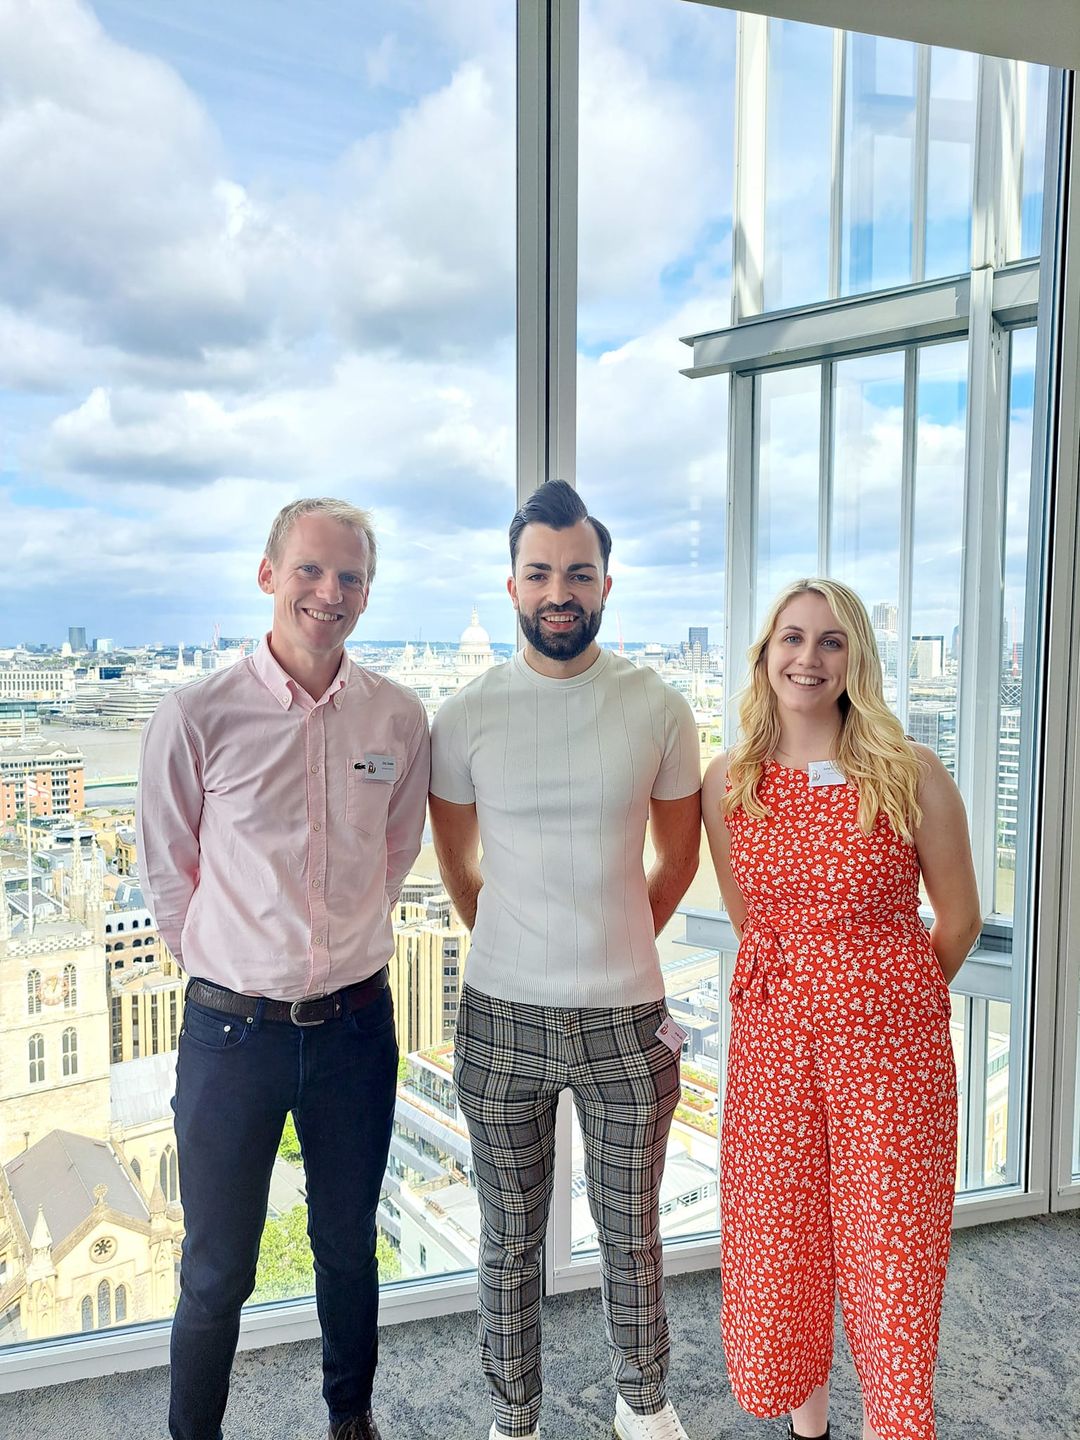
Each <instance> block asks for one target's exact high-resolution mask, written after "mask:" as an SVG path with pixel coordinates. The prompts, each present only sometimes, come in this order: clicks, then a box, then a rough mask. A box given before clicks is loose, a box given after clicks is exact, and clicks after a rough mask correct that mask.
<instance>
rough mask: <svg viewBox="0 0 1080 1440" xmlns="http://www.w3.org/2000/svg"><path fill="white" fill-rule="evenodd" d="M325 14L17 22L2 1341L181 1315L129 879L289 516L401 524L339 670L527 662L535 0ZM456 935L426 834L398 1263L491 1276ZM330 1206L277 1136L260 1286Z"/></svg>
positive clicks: (147, 10) (4, 830)
mask: <svg viewBox="0 0 1080 1440" xmlns="http://www.w3.org/2000/svg"><path fill="white" fill-rule="evenodd" d="M14 13H17V14H18V20H17V22H16V20H15V19H13V18H12V15H13V14H14ZM326 13H327V14H328V15H330V14H331V13H332V15H333V16H334V17H336V18H335V19H334V23H333V24H332V25H323V24H313V23H312V21H311V18H310V16H309V15H308V14H307V12H306V11H304V10H303V9H291V8H290V7H280V6H275V7H270V8H269V9H268V8H267V7H266V6H259V5H248V4H238V5H230V6H227V7H222V6H220V5H211V4H207V3H202V0H195V3H192V4H188V5H185V7H184V16H183V21H182V22H181V21H180V19H179V18H178V16H177V12H176V7H175V6H173V5H171V4H168V3H165V0H160V3H158V0H147V3H143V4H140V5H138V6H131V5H128V4H126V3H122V0H58V3H56V4H50V5H48V6H30V7H26V6H19V7H16V11H15V12H12V11H11V10H10V7H9V12H8V17H7V19H5V20H0V90H2V92H3V94H4V101H3V104H2V105H0V214H2V217H3V224H2V225H0V530H2V532H3V536H4V551H5V565H4V566H3V570H2V573H0V617H2V619H0V772H2V773H0V797H2V806H3V808H2V812H0V866H2V874H3V877H4V893H3V895H2V896H0V905H2V906H3V912H4V913H3V921H4V924H3V926H2V927H0V957H2V958H0V967H2V969H3V973H4V975H5V976H8V977H9V979H4V980H3V983H0V1028H2V1030H3V1035H4V1041H3V1050H2V1056H0V1165H2V1167H3V1172H4V1173H3V1183H2V1184H0V1216H2V1219H0V1345H2V1346H11V1345H16V1344H19V1343H20V1342H25V1341H35V1340H49V1339H52V1338H54V1337H59V1336H63V1335H66V1334H70V1333H72V1332H80V1331H81V1332H91V1331H101V1330H102V1329H111V1328H113V1327H116V1326H121V1325H131V1324H135V1323H144V1322H147V1321H153V1320H155V1319H166V1318H167V1317H168V1316H169V1315H170V1314H171V1313H172V1309H173V1305H174V1302H175V1297H176V1279H175V1275H176V1261H177V1258H178V1255H179V1247H180V1240H181V1236H182V1231H183V1214H182V1210H181V1208H180V1203H179V1194H178V1185H177V1159H176V1150H175V1143H174V1140H173V1136H172V1128H171V1120H172V1116H171V1110H170V1104H169V1100H170V1095H171V1092H172V1087H173V1074H174V1065H175V1056H176V1046H177V1040H178V1020H179V1017H180V1016H181V1015H182V1007H183V999H182V992H183V985H184V979H185V977H184V976H183V975H182V974H181V973H180V971H179V969H178V967H177V965H176V963H175V961H174V959H173V958H172V956H171V955H170V954H169V952H168V950H167V948H166V946H165V945H164V943H163V941H162V939H161V937H160V936H159V935H158V934H157V932H156V930H155V928H154V925H153V920H152V917H151V915H150V913H149V911H148V909H147V906H146V899H145V897H144V896H143V894H142V892H141V891H140V889H139V872H138V867H139V856H138V854H137V852H136V850H135V842H134V833H133V830H132V814H133V806H134V799H135V789H134V785H135V776H136V772H137V764H138V750H139V737H140V731H141V728H142V726H143V724H144V723H145V721H146V719H147V717H148V716H149V715H150V714H151V713H152V712H153V710H154V708H155V706H156V705H157V703H158V701H159V700H160V698H161V697H162V695H164V694H166V693H168V692H169V691H170V690H171V689H172V688H173V687H175V686H176V685H180V684H185V683H188V682H191V681H196V682H197V681H198V679H199V677H200V676H202V675H205V674H209V673H211V672H213V671H215V670H218V669H220V668H222V667H223V666H226V665H230V664H233V663H235V662H236V661H238V660H240V659H241V658H242V657H244V656H245V655H247V654H249V653H250V652H251V651H252V650H253V648H254V647H255V645H256V644H257V643H258V641H259V638H260V637H261V636H262V635H263V633H264V632H265V631H266V630H267V628H268V620H269V608H268V606H267V604H266V601H265V599H264V597H262V596H261V595H260V594H259V591H258V588H257V586H256V583H255V572H256V567H257V564H258V561H259V557H260V555H261V553H262V546H263V543H264V540H265V537H266V533H267V531H268V529H269V525H270V521H271V519H272V518H273V515H274V514H275V512H276V511H277V510H278V508H279V507H280V506H281V505H282V504H283V503H285V502H287V501H289V500H292V499H295V498H296V497H297V496H300V495H304V494H315V495H319V494H327V493H329V494H334V495H340V496H342V497H344V498H346V499H348V500H351V501H353V502H354V503H357V504H360V505H362V506H367V507H370V508H371V509H372V510H373V511H374V516H375V524H376V529H377V533H378V536H379V541H380V559H379V571H378V576H377V579H376V581H375V584H374V586H373V587H372V592H371V600H370V605H369V608H368V610H367V613H366V614H365V615H364V616H363V617H362V619H361V622H360V624H359V626H358V628H357V630H356V631H355V633H354V636H353V638H352V640H351V642H350V645H349V653H350V654H351V655H352V656H353V657H354V658H355V659H356V660H358V661H359V662H360V663H362V664H364V665H367V666H370V667H371V668H373V669H375V670H377V671H379V672H381V673H385V674H387V675H389V676H391V677H392V678H394V679H396V680H398V681H400V682H401V683H403V684H405V685H407V686H409V687H410V688H411V689H413V690H414V691H416V693H417V694H418V695H420V696H421V697H422V699H423V701H424V703H425V706H426V707H427V709H428V712H429V714H434V712H435V711H436V710H437V708H438V706H439V704H440V703H441V701H442V699H443V698H445V696H446V695H448V694H450V693H452V692H453V691H454V690H456V689H457V688H458V687H459V686H460V685H462V684H464V683H466V681H467V680H468V679H470V678H471V677H472V676H473V675H475V674H477V673H478V672H479V671H480V670H482V669H484V668H486V667H487V666H489V665H492V664H497V663H500V662H501V661H504V660H505V659H506V658H507V657H508V656H509V655H510V654H511V653H512V649H513V642H514V626H513V623H512V614H511V611H510V608H509V606H508V604H507V602H506V596H505V591H504V580H505V576H506V573H507V569H508V563H507V557H506V553H505V533H506V526H507V524H508V522H509V519H510V516H511V515H512V513H513V511H514V509H515V506H516V498H515V497H516V491H515V480H514V403H515V390H514V346H515V179H514V173H515V153H514V120H515V34H514V14H513V7H502V8H501V9H500V8H499V7H477V6H474V5H473V4H472V3H468V0H461V3H451V4H439V5H427V4H418V5H408V6H395V7H386V6H384V5H377V4H373V3H366V0H364V3H358V4H354V5H352V6H349V7H346V8H345V9H339V10H335V11H332V12H326ZM44 56H49V57H51V59H50V61H49V63H48V64H45V63H43V61H42V57H44ZM29 577H32V579H33V583H32V584H28V583H27V581H28V579H29ZM28 812H29V814H28ZM28 831H29V835H28ZM28 849H29V851H30V859H29V861H28V860H27V853H28ZM28 873H29V881H28V878H27V876H28ZM28 887H29V888H28ZM31 915H32V920H33V925H32V929H31V923H30V921H31ZM467 953H468V932H467V931H466V930H465V929H464V927H463V926H462V924H461V923H460V921H459V919H458V917H457V916H456V915H455V914H454V912H453V910H452V907H451V906H450V903H449V901H448V899H447V897H446V895H445V894H444V893H443V889H442V885H441V883H440V881H439V878H438V874H437V870H436V866H435V862H434V856H433V852H432V847H431V844H430V837H429V836H427V835H425V843H424V847H423V850H422V852H421V854H420V857H419V859H418V860H417V862H416V866H415V872H414V874H413V875H411V876H410V877H409V879H408V881H407V883H406V885H405V888H404V890H403V892H402V896H401V902H400V906H399V909H398V913H397V915H396V917H395V955H394V958H393V961H392V964H391V969H392V983H393V989H394V995H395V1002H396V1010H397V1023H398V1034H399V1040H400V1043H401V1049H402V1057H403V1058H402V1063H401V1071H400V1083H399V1103H398V1112H397V1122H396V1125H395V1132H394V1139H393V1145H392V1151H391V1162H390V1168H389V1171H388V1174H387V1177H386V1184H385V1188H384V1194H383V1200H382V1204H381V1206H380V1211H379V1259H380V1268H381V1274H382V1277H383V1280H384V1281H385V1282H391V1283H392V1282H395V1281H399V1280H402V1281H404V1280H421V1279H424V1278H425V1277H440V1276H444V1275H447V1274H449V1273H456V1272H461V1271H464V1270H469V1269H471V1268H472V1267H473V1266H474V1265H475V1258H476V1237H477V1215H476V1205H475V1197H474V1193H473V1191H472V1189H471V1185H470V1176H471V1163H470V1158H469V1150H468V1144H467V1139H466V1135H465V1130H464V1126H463V1125H462V1123H461V1120H460V1117H459V1116H458V1114H457V1112H456V1108H455V1105H454V1102H453V1098H452V1095H451V1087H450V1065H451V1059H452V1042H453V1032H454V1019H455V1015H456V1011H457V998H458V994H459V990H460V985H461V978H462V969H463V965H464V963H465V960H466V958H467ZM10 977H14V978H10ZM236 1163H237V1164H238V1165H242V1164H243V1163H244V1161H243V1155H242V1154H238V1156H237V1160H236ZM63 1174H68V1175H69V1176H75V1177H77V1178H78V1185H77V1186H76V1187H75V1188H76V1189H77V1193H78V1196H79V1197H81V1198H79V1199H78V1200H77V1201H76V1200H75V1199H73V1194H74V1191H73V1190H72V1187H71V1185H69V1184H68V1183H67V1182H64V1183H63V1184H61V1182H60V1180H59V1178H58V1177H60V1176H61V1175H63ZM222 1183H223V1184H225V1185H227V1184H228V1176H222ZM305 1225H306V1208H305V1189H304V1179H303V1171H302V1166H301V1164H300V1152H299V1146H298V1144H297V1139H296V1135H295V1131H294V1129H293V1127H292V1125H291V1122H290V1124H289V1125H287V1127H286V1132H285V1134H284V1136H283V1138H282V1142H281V1146H280V1150H279V1156H278V1161H277V1164H276V1165H275V1169H274V1175H273V1181H272V1185H271V1190H270V1201H269V1210H268V1215H267V1224H266V1231H265V1233H264V1239H263V1247H262V1255H261V1258H260V1264H259V1272H258V1277H257V1281H256V1289H255V1293H254V1295H253V1297H252V1300H253V1303H255V1304H258V1303H260V1302H263V1301H270V1300H278V1299H282V1298H285V1297H293V1296H297V1295H308V1294H310V1293H311V1291H312V1285H313V1276H312V1271H311V1260H310V1253H309V1250H308V1245H307V1239H306V1234H305Z"/></svg>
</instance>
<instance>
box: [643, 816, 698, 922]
mask: <svg viewBox="0 0 1080 1440" xmlns="http://www.w3.org/2000/svg"><path fill="white" fill-rule="evenodd" d="M649 837H650V839H651V840H652V847H653V850H654V851H655V852H656V860H655V863H654V864H653V867H652V869H651V870H650V871H649V875H648V885H649V904H650V905H651V907H652V916H653V930H654V933H655V934H657V935H659V934H660V931H661V930H662V929H663V928H664V926H665V925H666V924H667V922H668V921H669V920H670V919H671V917H672V915H674V913H675V906H676V905H678V903H679V901H680V900H681V899H682V897H683V896H684V895H685V894H686V890H687V886H688V885H689V884H690V881H691V880H692V879H693V878H694V876H695V874H696V873H697V867H698V853H699V851H700V849H701V796H700V795H699V793H698V792H697V791H696V790H695V791H694V793H693V795H686V796H684V797H683V798H682V799H681V800H655V799H654V800H650V801H649Z"/></svg>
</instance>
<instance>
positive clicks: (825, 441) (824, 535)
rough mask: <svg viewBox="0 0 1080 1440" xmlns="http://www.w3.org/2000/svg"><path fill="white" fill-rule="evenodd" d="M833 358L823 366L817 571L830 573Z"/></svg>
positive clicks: (833, 445)
mask: <svg viewBox="0 0 1080 1440" xmlns="http://www.w3.org/2000/svg"><path fill="white" fill-rule="evenodd" d="M833 369H834V367H833V363H832V361H831V360H824V361H822V365H821V417H820V420H819V422H818V424H819V434H818V563H817V573H818V574H819V575H828V574H829V567H830V565H831V563H832V497H833V457H834V454H835V437H834V434H833V429H834V419H835V417H834V413H833V401H834V399H835V375H834V373H833Z"/></svg>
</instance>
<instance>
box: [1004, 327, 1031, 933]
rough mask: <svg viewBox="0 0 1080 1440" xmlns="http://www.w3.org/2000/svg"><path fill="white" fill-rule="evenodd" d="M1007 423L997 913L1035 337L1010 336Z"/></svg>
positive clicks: (1009, 849) (1015, 712)
mask: <svg viewBox="0 0 1080 1440" xmlns="http://www.w3.org/2000/svg"><path fill="white" fill-rule="evenodd" d="M1009 355H1010V367H1009V424H1008V451H1007V462H1006V471H1005V571H1004V574H1005V586H1004V593H1003V596H1002V631H1001V686H1000V690H999V693H998V764H997V866H996V868H995V880H994V910H995V911H996V912H997V913H998V914H1000V915H1006V916H1008V917H1010V918H1011V917H1012V916H1013V914H1014V911H1015V904H1014V885H1015V880H1016V858H1017V834H1018V824H1019V798H1020V737H1021V730H1022V728H1023V726H1024V724H1025V722H1026V721H1027V719H1028V717H1027V716H1026V715H1025V714H1024V709H1023V707H1024V627H1025V623H1026V618H1027V606H1028V599H1029V589H1030V578H1029V570H1030V568H1031V562H1032V559H1033V557H1032V555H1031V553H1030V547H1029V544H1028V528H1029V519H1028V516H1029V510H1030V505H1031V444H1032V421H1033V410H1034V403H1035V331H1034V330H1017V331H1014V332H1013V334H1012V335H1011V336H1010V337H1009Z"/></svg>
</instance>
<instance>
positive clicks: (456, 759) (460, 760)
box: [431, 695, 476, 805]
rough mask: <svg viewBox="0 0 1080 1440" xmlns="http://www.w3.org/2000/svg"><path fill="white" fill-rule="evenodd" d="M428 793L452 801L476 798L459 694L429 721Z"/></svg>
mask: <svg viewBox="0 0 1080 1440" xmlns="http://www.w3.org/2000/svg"><path fill="white" fill-rule="evenodd" d="M431 793H432V794H433V795H434V796H436V797H437V798H438V799H439V800H448V801H449V802H450V804H451V805H472V804H473V803H474V802H475V800H476V788H475V786H474V785H473V779H472V763H471V760H470V756H469V717H468V710H467V708H466V704H465V701H464V699H463V697H461V696H459V695H452V696H450V698H449V699H448V700H446V701H445V702H444V703H443V705H442V707H441V708H440V709H439V711H438V713H437V714H436V716H435V719H434V720H433V721H432V725H431Z"/></svg>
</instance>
